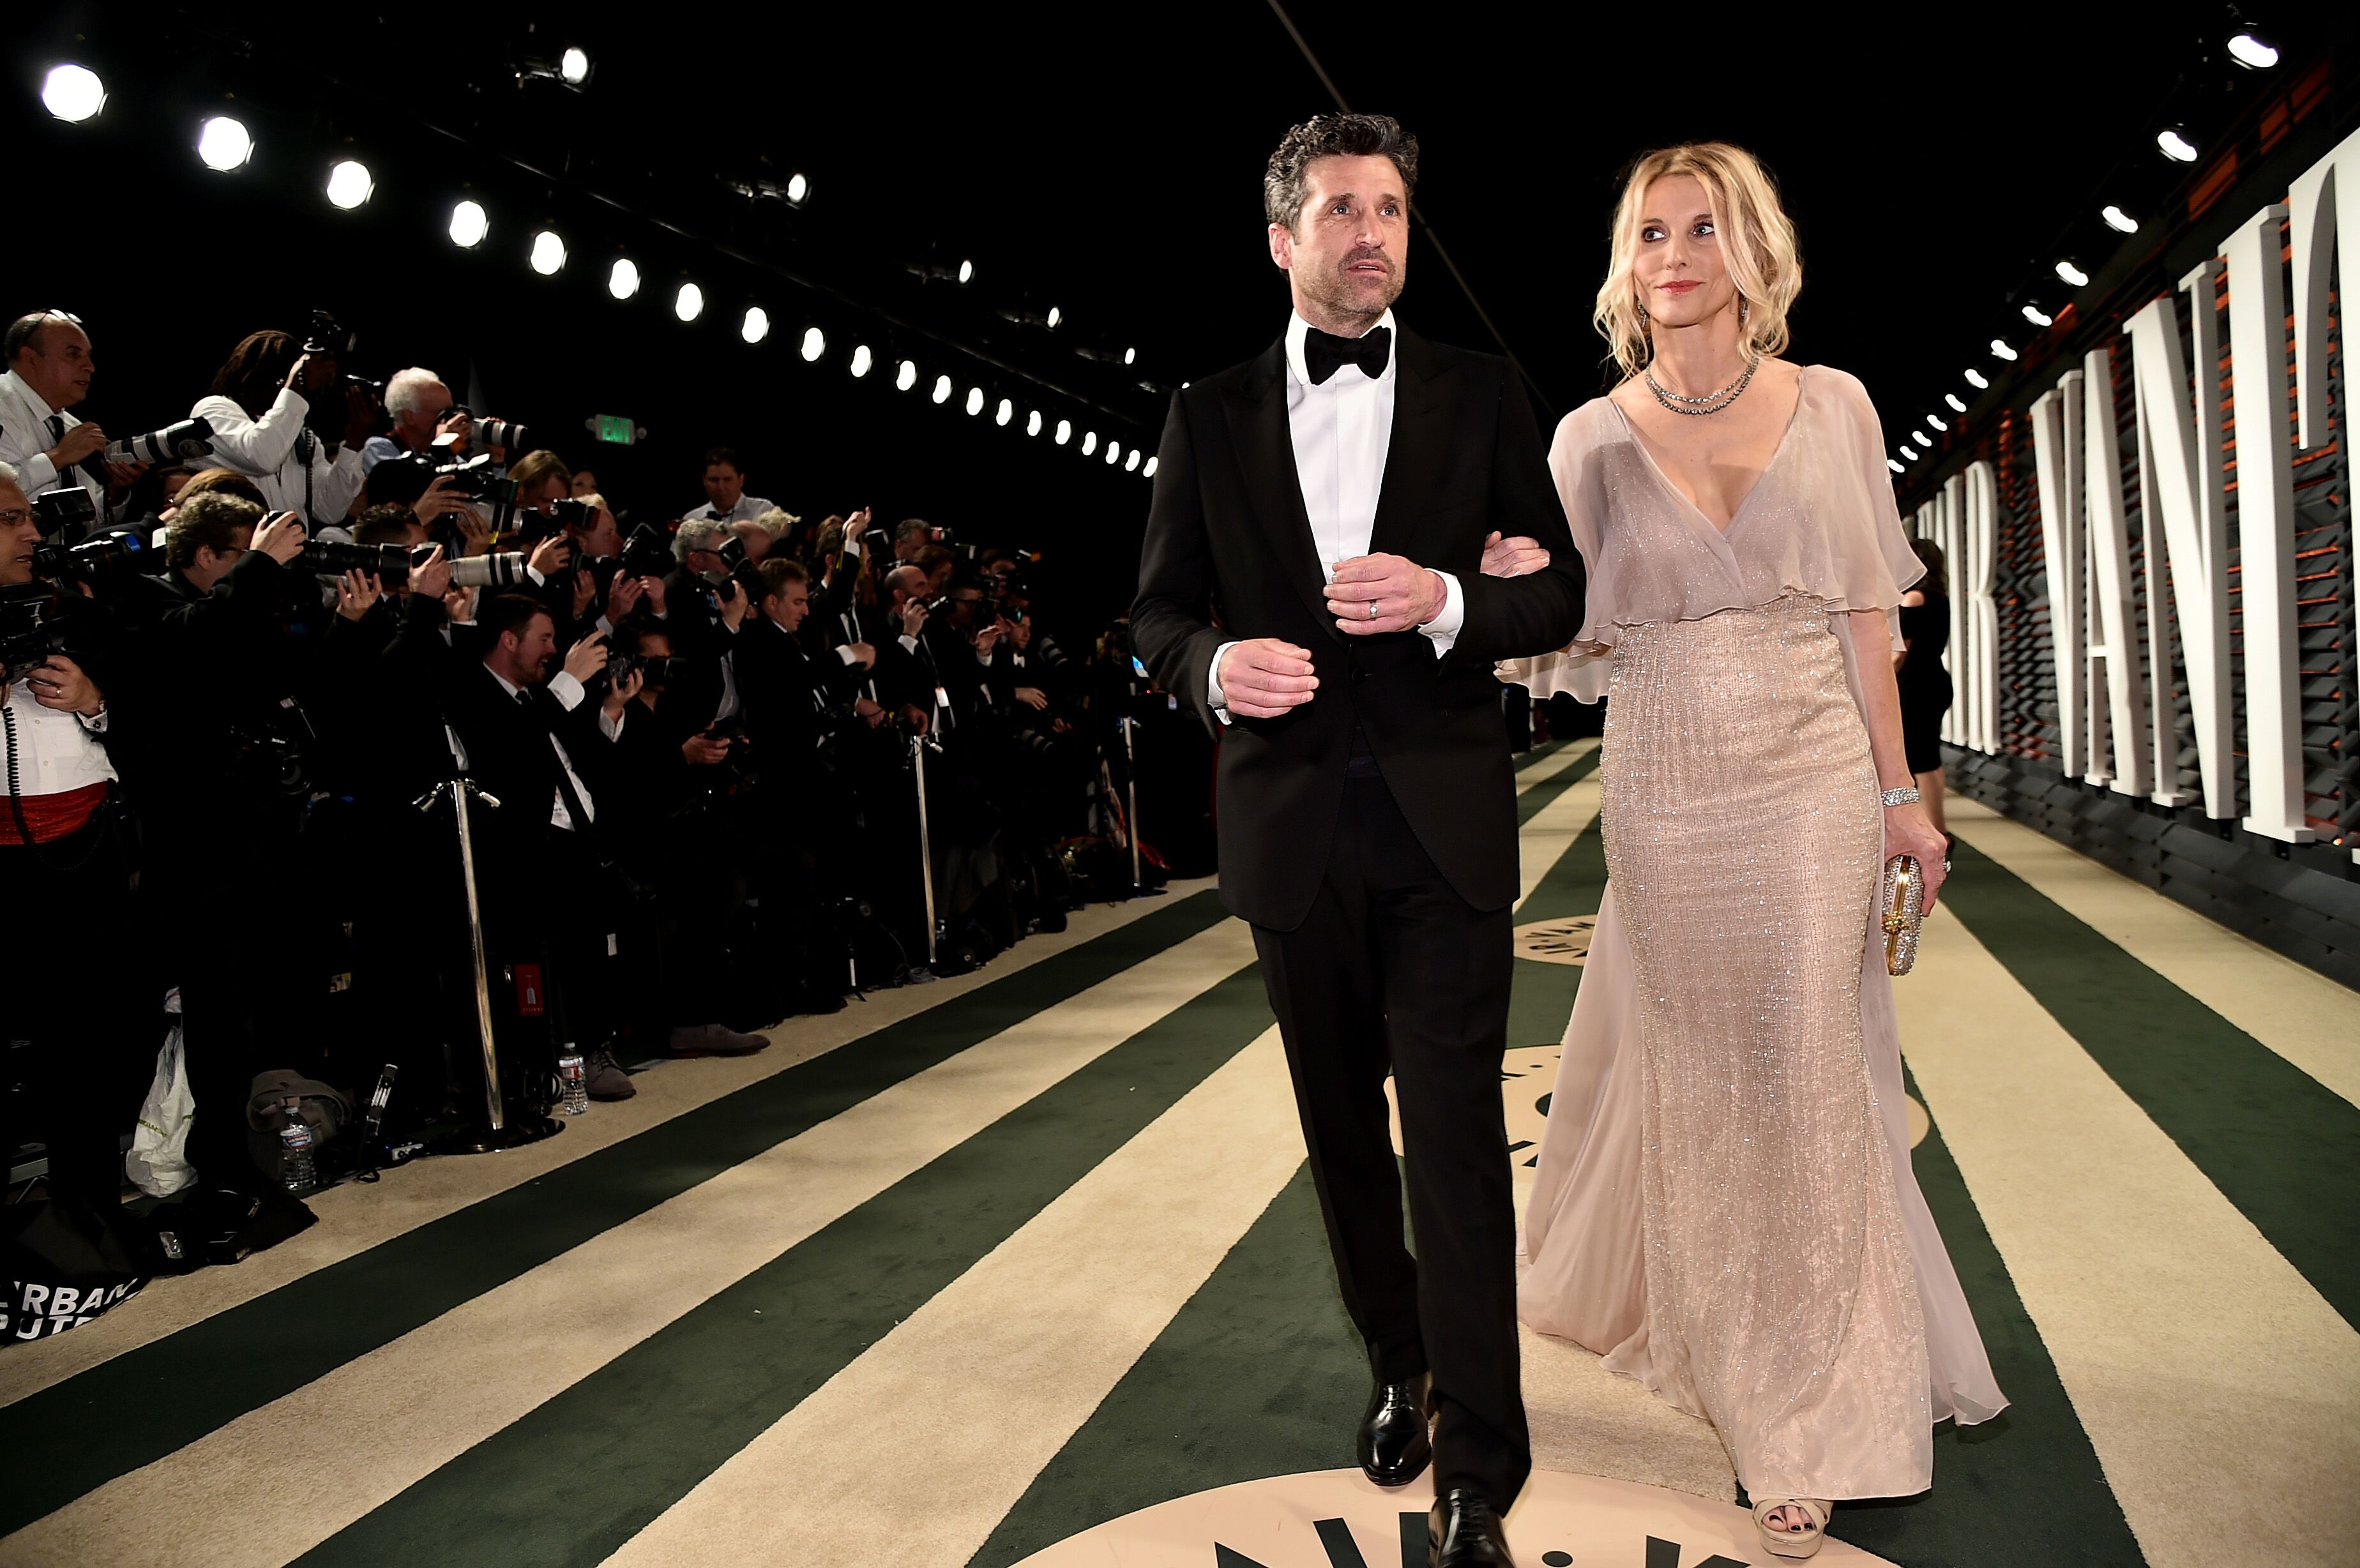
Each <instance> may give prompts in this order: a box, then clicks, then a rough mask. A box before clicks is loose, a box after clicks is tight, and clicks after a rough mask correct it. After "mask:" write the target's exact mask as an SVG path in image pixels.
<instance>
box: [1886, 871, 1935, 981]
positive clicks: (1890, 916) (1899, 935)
mask: <svg viewBox="0 0 2360 1568" xmlns="http://www.w3.org/2000/svg"><path fill="white" fill-rule="evenodd" d="M1883 901H1884V905H1885V973H1886V974H1888V975H1907V974H1908V973H1909V971H1910V969H1911V968H1912V967H1914V966H1915V965H1916V964H1917V930H1918V928H1919V927H1920V926H1922V925H1924V924H1925V922H1926V873H1925V868H1924V867H1922V866H1919V865H1918V864H1917V856H1916V855H1895V856H1894V857H1893V858H1892V859H1890V860H1888V861H1886V862H1885V897H1884V900H1883Z"/></svg>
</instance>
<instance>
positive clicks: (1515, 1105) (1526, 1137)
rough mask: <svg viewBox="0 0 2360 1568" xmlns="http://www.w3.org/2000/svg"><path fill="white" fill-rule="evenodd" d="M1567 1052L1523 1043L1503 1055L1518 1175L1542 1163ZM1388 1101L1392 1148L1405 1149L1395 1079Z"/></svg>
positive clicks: (1511, 1152)
mask: <svg viewBox="0 0 2360 1568" xmlns="http://www.w3.org/2000/svg"><path fill="white" fill-rule="evenodd" d="M1564 1054H1565V1048H1564V1047H1563V1046H1558V1045H1520V1046H1518V1047H1516V1048H1515V1049H1514V1050H1513V1051H1509V1052H1508V1053H1507V1054H1506V1055H1505V1056H1502V1058H1501V1059H1500V1095H1501V1098H1502V1101H1503V1102H1504V1104H1503V1105H1502V1108H1503V1109H1504V1110H1505V1111H1506V1113H1507V1123H1508V1158H1509V1160H1510V1161H1511V1162H1513V1164H1514V1166H1515V1168H1516V1174H1517V1175H1518V1176H1520V1177H1521V1176H1528V1175H1530V1174H1531V1173H1532V1171H1533V1168H1534V1167H1535V1166H1536V1165H1538V1164H1539V1163H1540V1159H1541V1134H1542V1133H1544V1132H1546V1131H1547V1130H1548V1111H1549V1095H1550V1094H1552V1093H1554V1092H1555V1090H1556V1088H1557V1061H1558V1059H1559V1058H1560V1057H1562V1056H1563V1055H1564ZM1385 1105H1386V1107H1387V1109H1388V1111H1389V1112H1390V1113H1391V1115H1392V1116H1393V1152H1394V1153H1395V1154H1400V1153H1402V1152H1404V1148H1405V1146H1404V1144H1403V1142H1402V1127H1401V1097H1400V1094H1399V1093H1398V1092H1397V1091H1396V1090H1395V1089H1394V1087H1393V1079H1392V1078H1391V1077H1390V1076H1388V1077H1387V1078H1386V1079H1385Z"/></svg>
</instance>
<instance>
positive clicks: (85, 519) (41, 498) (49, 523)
mask: <svg viewBox="0 0 2360 1568" xmlns="http://www.w3.org/2000/svg"><path fill="white" fill-rule="evenodd" d="M96 521H98V503H97V502H96V501H95V500H93V498H92V496H91V494H90V492H89V491H87V490H85V489H83V488H82V486H81V485H59V486H58V487H57V488H56V489H54V490H44V491H42V492H41V493H40V494H39V495H36V496H34V497H33V526H34V527H35V528H38V529H40V530H41V537H42V538H43V539H56V538H58V537H59V536H60V535H63V536H66V537H67V538H68V539H80V538H81V537H82V533H83V532H84V531H85V530H86V529H88V528H89V527H90V526H91V525H92V524H93V523H95V522H96Z"/></svg>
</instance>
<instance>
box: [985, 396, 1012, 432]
mask: <svg viewBox="0 0 2360 1568" xmlns="http://www.w3.org/2000/svg"><path fill="white" fill-rule="evenodd" d="M1015 417H1016V405H1015V404H1013V403H1011V402H1010V401H1009V400H1008V399H1007V398H1005V397H1002V398H1001V399H1000V407H999V408H998V409H997V410H995V411H994V412H993V414H992V416H991V422H992V423H993V424H995V425H1004V424H1006V423H1007V422H1008V421H1009V420H1011V419H1014V418H1015Z"/></svg>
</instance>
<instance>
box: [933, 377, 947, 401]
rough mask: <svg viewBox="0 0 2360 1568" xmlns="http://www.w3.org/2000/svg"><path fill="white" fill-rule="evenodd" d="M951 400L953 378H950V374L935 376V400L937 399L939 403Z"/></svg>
mask: <svg viewBox="0 0 2360 1568" xmlns="http://www.w3.org/2000/svg"><path fill="white" fill-rule="evenodd" d="M950 400H951V378H950V377H949V376H935V377H934V401H935V402H937V403H947V402H949V401H950Z"/></svg>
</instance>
